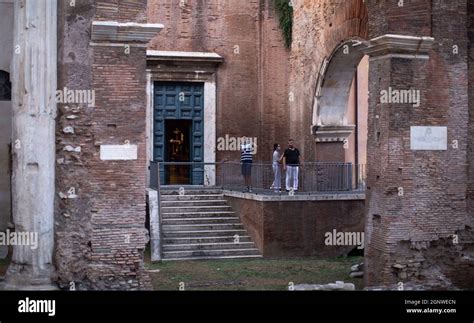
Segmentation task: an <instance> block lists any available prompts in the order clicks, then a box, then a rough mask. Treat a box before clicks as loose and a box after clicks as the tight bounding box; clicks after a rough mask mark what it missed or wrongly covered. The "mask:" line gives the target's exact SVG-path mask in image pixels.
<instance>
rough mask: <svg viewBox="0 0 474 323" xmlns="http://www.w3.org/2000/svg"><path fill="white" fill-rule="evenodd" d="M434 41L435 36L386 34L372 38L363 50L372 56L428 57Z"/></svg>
mask: <svg viewBox="0 0 474 323" xmlns="http://www.w3.org/2000/svg"><path fill="white" fill-rule="evenodd" d="M433 43H434V38H433V37H415V36H406V35H393V34H386V35H383V36H379V37H376V38H374V39H371V40H370V41H369V42H368V43H367V47H366V48H365V49H363V51H364V53H365V54H367V55H369V56H370V57H386V56H390V57H400V58H420V59H428V58H429V51H430V50H431V48H432V46H433Z"/></svg>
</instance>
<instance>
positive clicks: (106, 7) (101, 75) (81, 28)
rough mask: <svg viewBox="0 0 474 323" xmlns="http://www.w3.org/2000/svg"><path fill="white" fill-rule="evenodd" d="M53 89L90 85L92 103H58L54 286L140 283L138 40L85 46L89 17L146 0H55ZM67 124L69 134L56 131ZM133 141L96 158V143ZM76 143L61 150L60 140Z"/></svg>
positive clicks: (142, 167) (141, 7)
mask: <svg viewBox="0 0 474 323" xmlns="http://www.w3.org/2000/svg"><path fill="white" fill-rule="evenodd" d="M59 12H60V13H59V26H58V29H59V44H60V51H59V85H58V87H59V89H62V88H64V87H65V86H66V87H68V88H69V89H77V90H94V91H95V97H96V104H95V107H89V106H88V105H87V104H79V105H74V104H73V105H64V104H63V105H59V115H58V128H57V159H58V163H57V164H58V165H57V169H56V171H57V182H56V186H57V191H58V192H63V193H65V192H66V191H68V190H69V189H70V188H72V187H73V188H74V189H75V192H76V195H77V198H75V199H62V198H60V197H58V198H57V200H56V204H57V206H56V210H57V211H56V227H55V231H56V250H55V260H56V268H57V275H58V281H59V283H60V285H61V287H62V288H69V287H70V284H71V282H75V284H76V288H77V289H89V290H90V289H101V290H107V289H127V290H134V289H147V288H150V287H151V285H150V281H149V278H148V276H147V275H146V273H145V271H144V268H143V254H144V249H145V245H146V243H147V242H148V234H147V231H146V230H145V214H146V210H145V187H146V186H145V176H146V172H147V170H146V162H147V161H146V151H145V144H146V143H145V121H146V74H145V69H146V48H144V47H142V48H139V47H134V46H132V47H131V48H130V54H128V55H127V54H126V53H125V51H124V49H125V48H124V47H122V46H119V47H112V46H103V45H99V46H90V33H91V29H90V28H91V22H92V20H116V21H119V22H120V21H135V22H143V21H144V20H146V1H107V2H106V1H78V2H77V5H76V6H75V7H70V6H69V5H68V2H64V1H62V2H61V7H60V11H59ZM68 126H69V127H73V129H74V134H70V133H68V134H66V133H64V132H63V129H64V128H65V127H68ZM126 140H128V141H129V142H130V143H131V144H136V145H137V146H138V160H133V161H120V162H116V161H101V160H100V154H99V151H100V145H102V144H115V145H120V144H124V142H125V141H126ZM67 145H70V146H72V147H74V148H76V147H80V148H81V152H80V153H78V152H67V151H65V150H64V147H65V146H67Z"/></svg>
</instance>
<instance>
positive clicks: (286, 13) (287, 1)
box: [274, 0, 293, 48]
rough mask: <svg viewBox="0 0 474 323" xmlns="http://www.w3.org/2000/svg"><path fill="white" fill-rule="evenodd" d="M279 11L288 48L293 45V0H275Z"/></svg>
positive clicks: (281, 26)
mask: <svg viewBox="0 0 474 323" xmlns="http://www.w3.org/2000/svg"><path fill="white" fill-rule="evenodd" d="M274 1H275V7H276V10H277V12H278V18H279V21H280V28H281V30H282V33H283V39H284V40H285V46H286V48H290V47H291V42H292V38H293V6H292V3H291V0H274Z"/></svg>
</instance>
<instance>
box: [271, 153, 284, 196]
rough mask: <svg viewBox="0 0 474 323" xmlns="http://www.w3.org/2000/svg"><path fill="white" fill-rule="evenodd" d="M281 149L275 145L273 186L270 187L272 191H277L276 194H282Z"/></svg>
mask: <svg viewBox="0 0 474 323" xmlns="http://www.w3.org/2000/svg"><path fill="white" fill-rule="evenodd" d="M280 151H281V147H280V145H279V144H274V145H273V156H272V168H273V176H274V180H273V184H272V186H271V187H270V189H271V190H275V193H279V192H281V165H280V164H281V159H282V156H281V154H280Z"/></svg>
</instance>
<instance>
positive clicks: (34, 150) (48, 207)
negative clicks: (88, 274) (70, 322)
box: [5, 0, 57, 290]
mask: <svg viewBox="0 0 474 323" xmlns="http://www.w3.org/2000/svg"><path fill="white" fill-rule="evenodd" d="M56 27H57V1H56V0H47V1H44V0H40V1H38V0H23V1H15V26H14V54H13V62H12V76H11V79H12V105H13V132H12V141H13V147H12V154H13V179H12V193H13V220H14V224H15V230H16V232H23V233H28V234H30V237H33V239H34V235H36V234H37V237H38V240H37V242H38V243H37V248H34V246H32V245H21V246H14V248H13V259H12V263H11V264H10V267H9V268H8V271H7V274H6V277H5V282H6V285H5V288H6V289H27V290H33V289H51V288H53V285H52V283H51V282H52V279H53V274H54V267H53V264H52V256H53V245H54V232H53V223H54V194H55V185H54V181H55V174H54V173H55V171H54V170H55V118H56V95H55V93H56V86H57V84H56V82H57V36H56ZM32 241H34V240H32ZM30 242H31V241H30Z"/></svg>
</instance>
